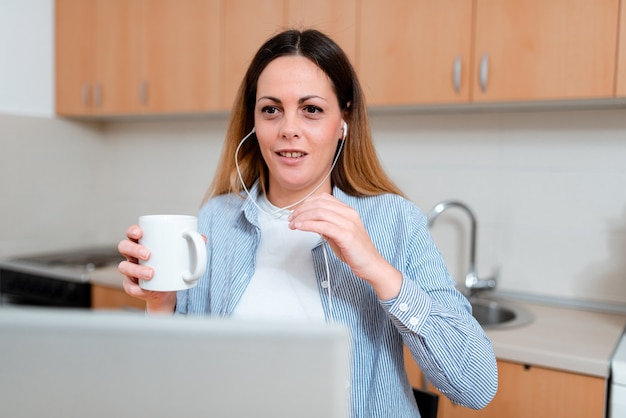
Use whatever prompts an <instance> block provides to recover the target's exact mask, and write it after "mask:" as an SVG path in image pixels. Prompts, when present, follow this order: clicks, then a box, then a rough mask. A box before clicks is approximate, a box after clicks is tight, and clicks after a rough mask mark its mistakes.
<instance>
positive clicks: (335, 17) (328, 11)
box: [287, 0, 357, 66]
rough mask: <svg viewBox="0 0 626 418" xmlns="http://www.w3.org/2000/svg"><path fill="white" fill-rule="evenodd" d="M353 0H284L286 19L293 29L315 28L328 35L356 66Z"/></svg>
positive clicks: (355, 25)
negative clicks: (285, 2) (314, 0)
mask: <svg viewBox="0 0 626 418" xmlns="http://www.w3.org/2000/svg"><path fill="white" fill-rule="evenodd" d="M356 12H357V2H356V0H342V1H335V0H324V1H317V2H312V1H306V0H288V3H287V22H288V23H289V27H291V28H295V29H309V28H314V29H317V30H319V31H321V32H323V33H325V34H326V35H328V36H330V37H331V38H332V39H333V40H334V41H335V42H337V44H339V46H341V48H342V49H343V50H344V52H345V53H346V55H347V56H348V58H349V59H350V61H351V62H352V65H354V66H356V64H357V63H356V36H357V21H356Z"/></svg>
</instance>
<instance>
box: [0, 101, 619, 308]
mask: <svg viewBox="0 0 626 418" xmlns="http://www.w3.org/2000/svg"><path fill="white" fill-rule="evenodd" d="M226 123H227V121H226V119H225V118H224V117H212V118H208V120H170V121H134V122H133V121H119V122H109V123H106V124H104V125H102V124H97V123H78V122H68V121H64V120H59V119H50V118H30V117H23V116H20V117H16V116H7V115H0V146H1V150H0V190H2V196H1V197H0V257H2V256H7V255H14V254H19V253H24V252H30V251H39V250H48V249H53V248H58V247H72V246H79V245H88V244H91V243H108V242H111V243H115V242H117V241H118V240H119V239H120V238H121V237H123V235H124V229H125V228H126V226H127V225H129V224H130V223H131V222H134V221H135V220H136V218H137V216H139V215H141V214H147V213H165V212H176V213H195V211H196V210H197V209H198V205H199V204H200V201H201V199H202V196H203V194H204V191H205V189H206V187H207V186H208V184H209V182H210V180H211V177H212V174H213V172H214V170H215V164H216V161H217V159H218V157H219V153H220V152H221V144H222V138H223V134H224V130H225V128H226ZM372 127H373V132H374V135H375V139H376V145H377V149H378V151H379V154H380V157H381V160H382V161H383V164H384V166H385V167H386V168H387V169H388V171H389V172H390V174H391V176H392V178H393V179H394V180H396V182H397V183H398V184H399V185H400V187H401V188H402V189H403V190H404V191H405V192H406V194H407V195H408V197H409V198H411V199H412V200H413V201H414V202H415V203H416V204H417V205H418V206H420V207H421V208H422V209H423V210H424V211H425V212H427V211H428V210H430V209H431V208H432V207H433V206H434V205H435V204H436V203H437V202H438V201H440V200H443V199H449V198H454V199H458V200H461V201H463V202H465V203H467V204H468V205H469V206H470V207H471V208H472V209H473V210H474V211H475V213H476V216H477V218H478V246H477V270H478V273H479V275H480V276H488V275H490V274H492V273H493V271H494V269H495V268H500V278H499V282H498V286H499V288H500V289H502V290H505V291H512V292H524V293H531V294H539V295H546V296H553V297H563V298H573V299H589V300H592V301H605V302H611V303H620V304H626V186H625V185H626V111H625V110H593V111H584V110H578V111H561V112H557V111H542V112H540V111H537V112H530V111H525V112H521V111H519V112H513V111H509V112H483V113H461V112H443V113H436V114H417V113H413V114H404V115H402V114H375V115H374V116H372ZM468 228H469V224H468V222H467V220H466V218H464V217H463V214H462V213H461V212H459V211H455V210H450V211H449V212H446V213H445V214H443V215H441V216H440V218H439V219H438V220H437V223H436V224H435V226H434V228H433V230H432V231H433V236H434V238H435V241H436V242H437V244H438V246H439V247H440V248H441V250H442V253H443V254H444V257H445V258H446V260H447V262H448V265H449V268H450V270H451V272H452V273H453V275H454V276H455V277H457V278H461V277H462V276H464V274H465V271H466V268H467V257H468V240H469V230H468Z"/></svg>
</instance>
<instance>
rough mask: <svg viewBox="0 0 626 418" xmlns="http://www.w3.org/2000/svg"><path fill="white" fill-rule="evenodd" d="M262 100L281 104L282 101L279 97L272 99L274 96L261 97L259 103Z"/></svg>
mask: <svg viewBox="0 0 626 418" xmlns="http://www.w3.org/2000/svg"><path fill="white" fill-rule="evenodd" d="M261 100H269V101H272V102H274V103H280V99H279V98H277V97H272V96H261V97H259V98H258V99H257V101H256V102H257V103H258V102H260V101H261Z"/></svg>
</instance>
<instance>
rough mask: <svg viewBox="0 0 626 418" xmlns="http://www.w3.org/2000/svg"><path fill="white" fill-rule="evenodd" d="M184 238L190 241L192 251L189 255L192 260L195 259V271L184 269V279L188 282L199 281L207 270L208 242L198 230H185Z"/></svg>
mask: <svg viewBox="0 0 626 418" xmlns="http://www.w3.org/2000/svg"><path fill="white" fill-rule="evenodd" d="M183 238H185V239H186V240H187V241H188V242H190V243H191V244H193V245H191V247H192V248H193V250H191V253H190V254H189V256H190V257H191V259H192V261H195V265H194V266H193V271H184V272H183V280H184V281H186V282H187V283H191V282H195V281H197V280H198V279H199V278H200V276H202V275H203V274H204V271H205V270H206V264H207V253H206V244H205V242H204V239H203V238H202V235H200V234H199V233H197V232H196V231H185V232H183Z"/></svg>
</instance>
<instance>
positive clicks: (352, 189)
mask: <svg viewBox="0 0 626 418" xmlns="http://www.w3.org/2000/svg"><path fill="white" fill-rule="evenodd" d="M232 115H233V116H232V119H231V121H230V125H229V128H228V133H227V137H226V142H225V145H224V149H223V153H222V156H221V160H220V164H219V167H218V170H217V173H216V176H215V178H214V180H213V183H212V185H211V187H210V189H209V191H208V192H207V194H206V196H205V200H204V203H203V206H202V208H201V210H200V212H199V215H198V218H199V228H200V232H201V233H202V234H204V235H205V236H206V237H207V249H208V254H209V262H208V266H207V272H206V273H205V275H204V277H202V278H201V279H200V281H199V284H198V285H197V286H196V287H195V288H193V289H191V290H188V291H181V292H178V294H176V293H161V292H149V291H144V290H142V289H140V288H139V286H138V284H137V282H138V279H137V278H142V279H149V278H150V277H151V276H152V271H151V269H149V268H144V267H141V266H139V265H137V264H136V262H137V259H147V258H148V257H149V249H147V248H143V247H142V246H140V245H139V244H137V240H138V239H139V238H140V236H141V230H140V229H139V227H138V226H136V225H135V226H132V227H131V228H129V229H128V231H127V236H128V239H127V240H124V241H122V242H121V243H120V244H119V250H120V252H121V253H122V254H123V255H125V256H126V257H127V259H128V260H129V261H126V262H122V263H121V264H120V267H119V270H120V271H121V272H122V273H123V274H124V275H125V276H126V279H125V282H124V289H125V290H126V292H127V293H128V294H130V295H132V296H135V297H138V298H141V299H143V300H145V301H146V303H147V310H148V312H170V313H171V312H176V313H178V314H187V315H215V316H229V317H236V318H273V319H283V320H285V319H302V320H304V319H308V320H317V321H329V322H330V321H336V322H340V323H343V324H345V325H346V326H347V327H348V328H349V330H350V332H351V336H352V341H353V352H352V362H353V364H352V382H351V391H352V399H351V405H352V415H353V416H358V417H369V416H371V417H386V416H390V417H394V418H395V417H416V416H419V413H418V411H417V407H416V405H415V400H414V398H413V394H412V391H411V387H410V385H409V383H408V380H407V376H406V373H405V371H404V363H403V343H404V344H406V346H407V347H408V348H409V349H410V351H411V353H412V355H413V357H414V358H415V360H416V361H417V363H418V364H419V366H420V368H421V369H422V371H423V372H424V373H425V375H426V376H427V377H428V379H429V380H430V382H432V383H433V384H434V385H435V386H436V387H437V388H438V389H439V390H440V391H441V392H442V393H444V394H445V395H446V396H448V397H449V398H450V399H452V400H453V401H454V402H457V403H459V404H462V405H465V406H468V407H471V408H482V407H484V406H485V405H486V404H487V403H488V402H489V401H490V400H491V399H492V398H493V396H494V395H495V392H496V388H497V368H496V363H495V357H494V353H493V349H492V347H491V343H490V341H489V339H488V338H487V337H486V335H485V334H484V332H483V330H482V329H481V327H480V326H479V325H478V323H477V322H476V321H475V320H474V318H473V317H472V315H471V310H470V306H469V303H468V301H467V300H466V299H465V298H464V296H463V295H462V294H461V293H460V292H458V291H457V290H456V289H455V283H454V281H453V279H452V278H451V277H450V274H449V273H448V271H447V270H446V267H445V264H444V261H443V259H442V257H441V255H440V253H439V252H438V251H437V249H436V247H435V245H434V244H433V241H432V239H431V237H430V235H429V232H428V229H427V227H426V218H425V216H424V214H423V213H422V212H421V211H420V210H419V209H418V208H417V207H416V206H415V205H414V204H412V203H411V202H410V201H408V200H407V199H406V198H404V197H403V196H402V193H401V192H400V191H399V190H398V188H397V187H396V186H395V185H394V184H393V183H392V182H391V181H390V180H389V178H388V177H387V175H386V174H385V173H384V172H383V170H382V168H381V165H380V163H379V161H378V159H377V156H376V153H375V150H374V148H373V145H372V139H371V134H370V129H369V122H368V120H367V114H366V107H365V100H364V97H363V93H362V90H361V87H360V85H359V82H358V79H357V77H356V74H355V72H354V70H353V68H352V66H351V64H350V63H349V61H348V59H347V57H346V55H345V54H344V53H343V51H342V50H341V49H340V48H339V47H338V46H337V45H336V44H335V43H334V42H333V41H332V40H330V39H329V38H328V37H326V36H325V35H323V34H321V33H320V32H317V31H314V30H306V31H302V32H301V31H296V30H289V31H285V32H282V33H280V34H278V35H276V36H275V37H273V38H271V39H270V40H268V41H267V42H266V43H265V44H264V45H263V46H262V47H261V48H260V49H259V51H258V52H257V54H256V55H255V57H254V59H253V60H252V63H251V64H250V67H249V68H248V71H247V73H246V75H245V78H244V80H243V82H242V85H241V87H240V89H239V93H238V96H237V99H236V102H235V106H234V111H233V113H232Z"/></svg>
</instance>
